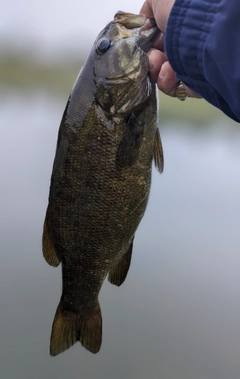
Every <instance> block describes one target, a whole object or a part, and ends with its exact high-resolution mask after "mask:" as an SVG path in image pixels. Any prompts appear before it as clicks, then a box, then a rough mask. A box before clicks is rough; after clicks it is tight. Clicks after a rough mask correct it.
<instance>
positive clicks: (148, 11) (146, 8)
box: [139, 0, 154, 18]
mask: <svg viewBox="0 0 240 379" xmlns="http://www.w3.org/2000/svg"><path fill="white" fill-rule="evenodd" d="M139 13H140V14H143V15H144V16H145V17H149V18H154V16H153V11H152V7H151V5H150V2H149V1H148V0H146V1H145V2H144V3H143V5H142V8H141V9H140V12H139Z"/></svg>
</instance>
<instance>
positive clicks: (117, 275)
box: [108, 240, 133, 286]
mask: <svg viewBox="0 0 240 379" xmlns="http://www.w3.org/2000/svg"><path fill="white" fill-rule="evenodd" d="M132 249H133V240H132V242H131V244H130V246H129V248H128V250H127V252H126V253H125V254H124V256H123V257H122V258H121V260H120V261H119V262H118V263H117V265H116V266H115V267H113V268H112V269H111V271H110V272H109V274H108V281H109V282H110V283H112V284H115V285H116V286H120V285H121V284H122V283H123V282H124V280H125V279H126V276H127V273H128V270H129V267H130V264H131V258H132Z"/></svg>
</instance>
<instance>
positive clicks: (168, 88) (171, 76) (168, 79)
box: [157, 61, 179, 96]
mask: <svg viewBox="0 0 240 379" xmlns="http://www.w3.org/2000/svg"><path fill="white" fill-rule="evenodd" d="M178 82H179V80H178V79H177V77H176V74H175V72H174V71H173V69H172V67H171V66H170V64H169V62H168V61H166V62H164V63H163V64H162V65H161V69H160V72H159V74H158V77H157V86H158V88H159V89H160V90H161V91H162V92H164V93H165V94H166V95H169V96H174V92H175V89H176V87H177V85H178Z"/></svg>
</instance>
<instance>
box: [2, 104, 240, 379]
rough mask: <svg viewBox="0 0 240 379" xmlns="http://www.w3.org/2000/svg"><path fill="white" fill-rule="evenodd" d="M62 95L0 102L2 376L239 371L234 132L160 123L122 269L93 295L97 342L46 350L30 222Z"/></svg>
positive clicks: (47, 282)
mask: <svg viewBox="0 0 240 379" xmlns="http://www.w3.org/2000/svg"><path fill="white" fill-rule="evenodd" d="M64 103H65V101H62V102H60V101H59V103H58V102H56V103H54V102H53V101H51V102H50V100H49V99H48V98H44V97H42V98H41V97H38V98H37V97H34V98H30V97H29V98H23V99H22V100H21V99H17V98H15V99H14V98H9V99H6V100H5V101H4V100H2V102H1V105H0V107H1V108H0V111H1V137H2V139H1V140H2V144H1V214H2V217H1V251H2V254H1V265H0V299H1V324H0V335H1V347H0V372H1V377H2V378H4V379H15V378H24V379H32V378H34V379H42V378H55V377H58V378H59V379H62V378H66V377H69V378H71V379H75V378H76V379H77V378H84V379H90V378H91V379H92V378H97V379H99V378H100V379H101V378H114V379H122V378H125V379H135V378H138V379H147V378H151V379H155V378H156V379H157V378H161V379H203V378H204V379H214V378H216V379H238V378H239V375H240V328H239V320H240V275H239V271H240V270H239V267H240V257H239V247H240V241H239V224H240V203H239V193H240V174H239V165H240V131H239V130H238V129H237V128H233V124H232V123H230V122H229V125H227V127H224V126H223V125H216V126H215V127H212V128H211V129H210V130H209V131H207V130H205V129H204V128H202V129H201V130H191V129H190V128H186V127H184V126H181V125H177V126H174V125H168V126H166V125H165V127H164V129H163V131H162V138H163V144H164V150H165V162H166V165H165V172H164V174H163V175H161V176H160V175H159V174H158V173H157V172H156V171H154V174H153V184H152V191H151V197H150V201H149V206H148V209H147V212H146V215H145V217H144V219H143V221H142V223H141V225H140V227H139V230H138V232H137V236H136V239H135V246H134V254H133V261H132V265H131V269H130V272H129V276H128V278H127V280H126V282H125V283H124V285H123V286H122V287H121V288H115V287H114V286H111V285H110V284H109V283H107V282H106V283H105V284H104V286H103V289H102V291H101V295H100V302H101V307H102V313H103V345H102V349H101V351H100V353H99V354H97V355H92V354H91V353H89V352H87V351H86V350H85V349H84V348H82V347H81V346H80V344H76V345H75V346H74V347H73V348H71V349H70V350H68V351H67V352H65V353H64V354H60V355H59V356H58V357H56V358H51V357H50V356H49V355H48V345H49V336H50V329H51V323H52V320H53V316H54V313H55V309H56V306H57V304H58V301H59V297H60V292H61V278H60V276H61V274H60V269H59V268H56V269H54V268H52V267H50V266H48V265H47V264H46V263H45V261H44V260H43V258H42V255H41V230H42V223H43V218H44V213H45V209H46V204H47V196H48V186H49V179H50V174H51V169H52V160H53V156H54V153H55V144H56V138H57V130H58V125H59V121H60V117H61V113H62V110H63V108H64V105H65V104H64Z"/></svg>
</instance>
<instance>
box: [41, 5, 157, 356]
mask: <svg viewBox="0 0 240 379" xmlns="http://www.w3.org/2000/svg"><path fill="white" fill-rule="evenodd" d="M156 31H157V28H156V26H155V24H154V22H153V21H152V20H149V19H147V20H146V19H145V18H144V16H142V15H134V14H130V13H124V12H118V13H117V14H116V15H115V17H114V20H113V21H112V22H110V23H109V24H108V25H107V26H106V27H105V28H104V30H103V31H102V32H101V33H100V34H99V35H98V37H97V39H96V41H95V43H94V45H93V48H92V51H91V52H90V55H89V57H88V59H87V60H86V63H85V65H84V66H83V68H82V70H81V71H80V73H79V76H78V78H77V81H76V83H75V85H74V87H73V90H72V93H71V95H70V97H69V100H68V102H67V105H66V108H65V111H64V114H63V117H62V121H61V124H60V128H59V133H58V141H57V148H56V155H55V160H54V164H53V171H52V177H51V185H50V193H49V203H48V207H47V211H46V217H45V222H44V230H43V239H42V243H43V255H44V257H45V259H46V261H47V262H48V263H49V264H50V265H52V266H58V265H59V264H60V263H61V264H62V296H61V300H60V303H59V305H58V307H57V310H56V314H55V318H54V321H53V325H52V333H51V341H50V354H51V355H53V356H55V355H57V354H59V353H60V352H63V351H64V350H66V349H68V348H69V347H70V346H72V345H73V344H74V343H75V342H77V341H80V343H81V344H82V345H83V346H84V347H85V348H86V349H87V350H89V351H91V352H92V353H97V352H98V351H99V350H100V347H101V342H102V316H101V309H100V305H99V302H98V294H99V291H100V289H101V286H102V283H103V281H104V279H105V278H106V276H107V275H108V280H109V281H110V283H112V284H115V285H117V286H120V285H121V284H122V283H123V282H124V280H125V278H126V275H127V272H128V270H129V266H130V262H131V255H132V248H133V239H134V235H135V232H136V229H137V227H138V225H139V222H140V221H141V219H142V217H143V214H144V212H145V209H146V206H147V202H148V197H149V191H150V184H151V170H152V161H153V159H154V161H155V165H156V167H157V169H158V170H159V171H160V172H162V170H163V151H162V145H161V139H160V135H159V130H158V109H157V96H156V86H155V84H153V83H151V81H150V79H149V75H148V57H147V54H146V52H147V51H148V50H149V49H150V47H151V39H152V38H153V36H154V35H155V33H156Z"/></svg>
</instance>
